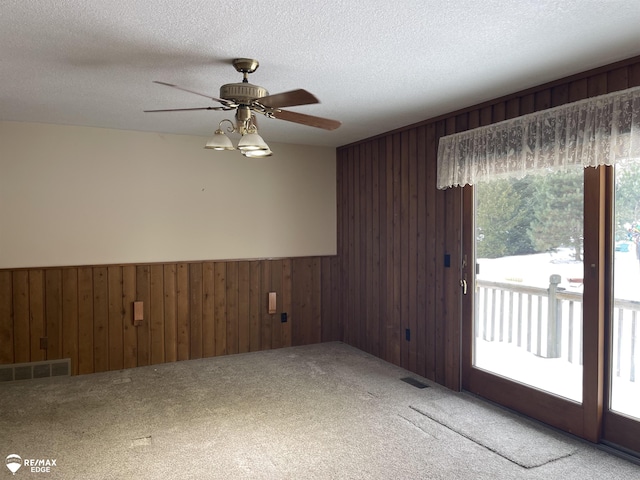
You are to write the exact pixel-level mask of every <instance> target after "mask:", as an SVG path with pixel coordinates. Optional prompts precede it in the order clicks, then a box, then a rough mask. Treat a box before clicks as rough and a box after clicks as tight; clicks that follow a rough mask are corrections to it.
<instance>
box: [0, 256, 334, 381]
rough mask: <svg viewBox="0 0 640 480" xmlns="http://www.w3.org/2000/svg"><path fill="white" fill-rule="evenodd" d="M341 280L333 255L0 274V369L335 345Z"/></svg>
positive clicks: (85, 367)
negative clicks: (139, 317)
mask: <svg viewBox="0 0 640 480" xmlns="http://www.w3.org/2000/svg"><path fill="white" fill-rule="evenodd" d="M338 273H339V272H338V268H337V258H336V257H300V258H285V259H275V260H246V261H205V262H188V263H158V264H144V265H102V266H86V267H85V266H83V267H60V268H28V269H11V270H0V363H4V364H7V363H24V362H33V361H40V360H53V359H59V358H71V368H72V373H73V374H85V373H93V372H103V371H107V370H119V369H123V368H131V367H138V366H144V365H150V364H156V363H163V362H173V361H177V360H188V359H196V358H203V357H212V356H216V355H227V354H233V353H243V352H252V351H258V350H266V349H271V348H280V347H286V346H292V345H304V344H309V343H317V342H321V341H332V340H340V339H341V327H340V324H339V321H338V312H337V311H336V308H335V307H334V303H335V302H332V298H337V296H338V289H339V285H340V279H339V276H338ZM269 292H276V294H277V300H276V301H277V303H276V313H275V314H269V313H268V293H269ZM136 301H138V302H142V305H143V313H144V316H143V321H142V322H141V324H140V325H139V326H134V325H133V303H134V302H136ZM283 313H286V314H287V321H286V322H282V318H281V316H282V314H283Z"/></svg>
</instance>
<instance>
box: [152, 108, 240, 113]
mask: <svg viewBox="0 0 640 480" xmlns="http://www.w3.org/2000/svg"><path fill="white" fill-rule="evenodd" d="M191 110H227V109H226V108H225V107H196V108H166V109H162V110H144V113H155V112H188V111H191Z"/></svg>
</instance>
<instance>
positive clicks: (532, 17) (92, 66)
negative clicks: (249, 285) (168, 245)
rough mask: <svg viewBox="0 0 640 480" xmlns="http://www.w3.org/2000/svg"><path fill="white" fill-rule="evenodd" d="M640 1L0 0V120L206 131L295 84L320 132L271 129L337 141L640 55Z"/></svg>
mask: <svg viewBox="0 0 640 480" xmlns="http://www.w3.org/2000/svg"><path fill="white" fill-rule="evenodd" d="M639 25H640V1H638V0H510V1H509V0H482V1H480V0H457V1H453V0H398V1H395V2H390V1H388V0H367V1H364V2H355V1H353V0H324V1H322V2H312V1H308V0H304V1H303V0H274V1H257V0H239V1H237V2H230V1H224V2H223V1H210V0H179V1H178V0H154V1H144V0H90V1H89V0H56V1H45V0H42V1H40V0H32V1H26V0H2V1H1V2H0V61H1V66H0V120H9V121H26V122H50V123H63V124H73V125H91V126H100V127H108V128H119V129H133V130H144V131H157V132H167V133H178V134H193V135H209V134H211V133H212V131H213V130H214V129H215V127H216V126H217V124H218V122H219V121H220V120H221V119H222V118H225V117H229V116H230V115H229V114H228V113H224V112H213V111H197V112H181V113H154V114H151V113H146V114H145V113H143V110H144V109H153V108H180V107H201V106H210V105H215V104H214V103H213V102H208V101H207V99H205V98H202V97H198V96H196V95H192V94H189V93H186V92H181V91H179V90H175V89H171V88H168V87H164V86H161V85H157V84H154V83H152V80H161V81H164V82H169V83H174V84H177V85H180V86H182V87H185V88H188V89H191V90H195V91H199V92H203V93H207V94H210V95H211V96H214V97H217V96H218V95H219V91H218V89H219V86H220V85H221V84H223V83H232V82H237V81H240V79H241V76H240V75H239V74H238V73H237V72H236V71H235V70H234V69H233V67H232V66H231V63H230V60H231V59H232V58H236V57H250V58H256V59H258V60H259V61H260V67H259V69H258V70H257V72H256V73H254V74H253V75H252V76H251V78H250V81H251V82H252V83H254V84H258V85H261V86H263V87H265V88H267V89H268V90H269V92H270V93H278V92H282V91H287V90H291V89H294V88H305V89H307V90H309V91H310V92H312V93H313V94H315V95H316V96H317V97H318V98H319V99H320V101H321V102H322V103H321V104H319V105H308V106H303V107H292V108H291V110H295V111H298V112H302V113H307V114H310V115H318V116H324V117H329V118H335V119H338V120H341V121H342V122H343V125H342V126H341V127H340V128H339V129H338V130H335V131H331V132H327V131H324V130H320V129H315V128H311V127H305V126H299V125H295V124H292V123H290V122H285V121H282V120H273V119H266V118H262V119H259V120H260V130H261V134H262V135H263V137H264V138H265V139H266V140H267V141H274V142H284V143H299V144H309V145H327V146H339V145H344V144H347V143H351V142H354V141H357V140H360V139H363V138H366V137H369V136H372V135H375V134H378V133H382V132H386V131H389V130H392V129H394V128H397V127H401V126H404V125H408V124H411V123H415V122H418V121H421V120H424V119H427V118H430V117H433V116H436V115H439V114H443V113H446V112H449V111H452V110H455V109H458V108H462V107H466V106H469V105H473V104H476V103H479V102H482V101H485V100H488V99H491V98H495V97H497V96H500V95H503V94H508V93H511V92H514V91H518V90H521V89H524V88H528V87H531V86H535V85H538V84H540V83H543V82H546V81H550V80H554V79H557V78H560V77H563V76H566V75H570V74H573V73H577V72H580V71H584V70H586V69H589V68H593V67H597V66H600V65H604V64H607V63H610V62H614V61H617V60H622V59H625V58H628V57H631V56H634V55H640V28H639Z"/></svg>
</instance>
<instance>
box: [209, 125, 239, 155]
mask: <svg viewBox="0 0 640 480" xmlns="http://www.w3.org/2000/svg"><path fill="white" fill-rule="evenodd" d="M204 148H211V149H213V150H235V148H234V146H233V143H231V139H230V138H229V137H227V136H226V135H225V134H224V132H223V131H222V130H220V129H218V130H216V131H215V132H214V134H213V137H211V139H210V140H209V141H208V142H207V143H206V145H205V146H204Z"/></svg>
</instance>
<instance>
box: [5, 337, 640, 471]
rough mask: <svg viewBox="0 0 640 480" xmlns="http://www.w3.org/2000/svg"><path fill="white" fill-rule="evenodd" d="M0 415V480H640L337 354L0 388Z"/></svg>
mask: <svg viewBox="0 0 640 480" xmlns="http://www.w3.org/2000/svg"><path fill="white" fill-rule="evenodd" d="M408 376H409V377H412V378H415V379H417V380H420V381H422V382H423V383H425V384H427V385H429V387H428V388H422V389H420V388H416V387H415V386H412V385H410V384H408V383H406V382H404V381H401V379H402V378H404V377H408ZM0 406H1V410H0V458H1V459H2V460H3V461H4V459H5V458H6V457H7V456H8V455H10V454H16V455H19V456H20V457H21V459H22V461H23V465H22V466H21V467H20V468H19V470H18V471H17V472H16V474H15V476H12V475H11V472H10V471H9V469H8V468H5V465H2V466H1V468H2V470H0V480H2V479H3V478H7V479H9V478H15V479H16V480H18V479H20V478H23V479H32V478H33V479H36V478H38V479H112V478H113V479H174V478H175V479H385V480H386V479H474V480H478V479H563V480H569V479H579V480H585V479H640V466H638V465H636V464H634V463H631V462H628V461H626V460H624V459H621V458H618V457H616V456H613V455H610V454H609V453H606V452H604V451H602V450H601V449H599V448H597V447H595V446H593V445H591V444H587V443H585V442H581V441H578V440H576V439H574V438H571V437H568V436H564V435H561V434H558V433H557V432H554V431H551V430H548V429H546V428H542V427H540V426H539V425H537V424H534V423H533V422H528V421H523V420H522V419H521V418H518V417H517V416H514V415H513V414H511V413H509V412H504V411H502V410H501V409H498V408H496V407H493V406H488V405H487V404H485V403H484V402H481V401H479V400H478V399H476V398H474V397H471V396H469V395H467V394H457V393H454V392H451V391H449V390H447V389H445V388H443V387H440V386H438V385H436V384H433V383H431V382H428V381H427V380H425V379H422V378H420V377H417V376H416V375H412V374H410V373H409V372H407V371H405V370H403V369H401V368H398V367H396V366H393V365H390V364H388V363H386V362H384V361H382V360H380V359H378V358H375V357H373V356H371V355H368V354H365V353H363V352H361V351H359V350H357V349H355V348H352V347H349V346H347V345H345V344H342V343H339V342H336V343H326V344H318V345H310V346H304V347H293V348H286V349H280V350H271V351H265V352H256V353H248V354H240V355H232V356H227V357H216V358H210V359H203V360H192V361H187V362H178V363H172V364H163V365H155V366H151V367H143V368H137V369H131V370H123V371H118V372H108V373H101V374H93V375H85V376H77V377H58V378H53V379H40V380H26V381H16V382H11V383H3V384H0ZM527 452H530V453H531V455H528V454H527ZM25 460H26V462H25ZM39 460H40V461H41V462H40V463H41V464H46V463H47V460H48V461H49V470H50V472H49V473H36V472H32V471H31V468H32V463H33V461H35V462H36V464H37V463H38V461H39ZM53 460H55V462H53V463H55V464H54V465H52V461H53ZM24 463H27V464H26V465H25V464H24Z"/></svg>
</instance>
